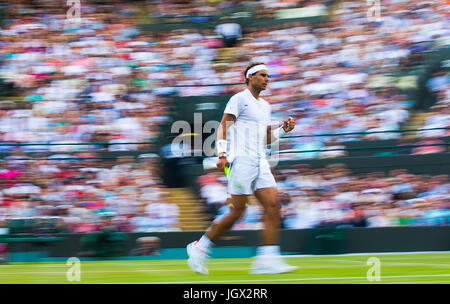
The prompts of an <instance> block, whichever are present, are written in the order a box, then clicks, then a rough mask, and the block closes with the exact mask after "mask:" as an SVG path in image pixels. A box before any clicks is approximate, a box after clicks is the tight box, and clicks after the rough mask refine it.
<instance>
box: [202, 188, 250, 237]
mask: <svg viewBox="0 0 450 304" xmlns="http://www.w3.org/2000/svg"><path fill="white" fill-rule="evenodd" d="M247 201H248V195H245V194H243V195H231V204H230V211H229V212H228V214H226V215H225V216H224V217H222V218H221V219H219V220H218V221H214V222H213V223H212V225H211V226H210V227H209V229H208V230H207V231H206V233H205V235H206V237H208V239H209V240H210V241H211V242H216V241H217V240H218V238H219V237H220V236H221V235H222V234H224V233H225V232H226V231H227V230H229V229H230V228H231V227H232V226H233V225H234V223H235V222H236V221H237V220H238V219H239V218H240V217H241V216H242V214H243V213H244V212H245V208H246V204H247Z"/></svg>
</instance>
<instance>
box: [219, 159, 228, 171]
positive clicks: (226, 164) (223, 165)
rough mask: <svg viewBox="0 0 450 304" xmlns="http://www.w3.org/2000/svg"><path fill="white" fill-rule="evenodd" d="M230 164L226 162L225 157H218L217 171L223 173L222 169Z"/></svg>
mask: <svg viewBox="0 0 450 304" xmlns="http://www.w3.org/2000/svg"><path fill="white" fill-rule="evenodd" d="M229 165H230V164H229V163H228V160H227V158H226V157H220V158H219V160H218V161H217V164H216V166H217V169H219V171H221V172H223V169H224V168H225V166H229Z"/></svg>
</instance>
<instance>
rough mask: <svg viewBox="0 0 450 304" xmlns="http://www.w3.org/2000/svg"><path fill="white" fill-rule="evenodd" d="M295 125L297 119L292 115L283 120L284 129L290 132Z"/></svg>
mask: <svg viewBox="0 0 450 304" xmlns="http://www.w3.org/2000/svg"><path fill="white" fill-rule="evenodd" d="M294 127H295V120H294V118H292V117H289V118H288V119H285V120H283V130H284V132H286V133H288V132H291V131H292V130H294Z"/></svg>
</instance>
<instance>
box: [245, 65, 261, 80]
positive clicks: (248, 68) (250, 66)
mask: <svg viewBox="0 0 450 304" xmlns="http://www.w3.org/2000/svg"><path fill="white" fill-rule="evenodd" d="M260 64H264V62H252V63H250V64H249V65H248V66H247V68H246V69H245V72H244V79H245V84H247V85H248V78H247V77H246V75H247V71H248V70H250V69H251V68H252V67H254V66H256V65H260ZM254 74H256V73H253V74H252V75H254Z"/></svg>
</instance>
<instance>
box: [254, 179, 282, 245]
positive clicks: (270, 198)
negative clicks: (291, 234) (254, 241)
mask: <svg viewBox="0 0 450 304" xmlns="http://www.w3.org/2000/svg"><path fill="white" fill-rule="evenodd" d="M255 197H256V199H257V200H258V201H259V202H260V204H261V206H262V207H263V209H264V213H263V225H264V229H263V230H262V236H261V239H262V245H263V246H262V247H270V248H274V247H277V248H278V246H279V233H280V232H279V229H280V225H281V223H280V218H281V214H280V206H279V204H278V202H277V190H276V188H274V187H271V188H261V189H257V190H256V191H255ZM263 250H264V249H263ZM269 250H270V249H269ZM274 250H275V251H274V253H277V251H276V250H277V249H274ZM278 253H279V252H278Z"/></svg>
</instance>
